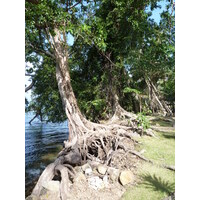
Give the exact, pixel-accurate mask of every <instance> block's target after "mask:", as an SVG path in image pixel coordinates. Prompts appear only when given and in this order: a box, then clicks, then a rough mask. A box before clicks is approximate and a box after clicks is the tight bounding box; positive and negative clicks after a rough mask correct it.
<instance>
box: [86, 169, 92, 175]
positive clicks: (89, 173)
mask: <svg viewBox="0 0 200 200" xmlns="http://www.w3.org/2000/svg"><path fill="white" fill-rule="evenodd" d="M85 175H87V176H90V175H92V168H87V169H86V170H85Z"/></svg>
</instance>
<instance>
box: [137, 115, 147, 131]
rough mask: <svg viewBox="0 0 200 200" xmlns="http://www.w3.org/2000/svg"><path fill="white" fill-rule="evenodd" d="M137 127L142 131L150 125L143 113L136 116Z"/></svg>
mask: <svg viewBox="0 0 200 200" xmlns="http://www.w3.org/2000/svg"><path fill="white" fill-rule="evenodd" d="M137 120H138V126H142V127H143V128H144V130H146V129H148V128H149V127H150V123H149V120H148V118H147V117H146V116H145V113H138V114H137Z"/></svg>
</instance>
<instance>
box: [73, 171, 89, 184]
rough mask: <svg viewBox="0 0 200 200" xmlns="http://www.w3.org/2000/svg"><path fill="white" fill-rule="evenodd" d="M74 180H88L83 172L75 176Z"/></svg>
mask: <svg viewBox="0 0 200 200" xmlns="http://www.w3.org/2000/svg"><path fill="white" fill-rule="evenodd" d="M74 182H76V183H77V182H86V177H85V175H84V174H83V173H82V172H78V173H77V174H76V176H75V177H74Z"/></svg>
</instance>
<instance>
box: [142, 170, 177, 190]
mask: <svg viewBox="0 0 200 200" xmlns="http://www.w3.org/2000/svg"><path fill="white" fill-rule="evenodd" d="M142 180H143V182H142V184H143V185H145V187H147V188H151V189H153V190H155V191H161V192H165V193H167V194H170V193H172V192H174V190H175V184H174V183H170V182H169V181H165V180H163V179H162V178H161V177H157V176H156V175H155V174H154V175H151V174H149V173H148V174H143V175H142Z"/></svg>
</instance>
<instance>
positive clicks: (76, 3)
mask: <svg viewBox="0 0 200 200" xmlns="http://www.w3.org/2000/svg"><path fill="white" fill-rule="evenodd" d="M80 3H82V0H81V1H79V2H77V3H75V4H74V5H72V6H71V7H69V8H68V10H71V9H72V8H74V7H75V6H77V5H78V4H80Z"/></svg>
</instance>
